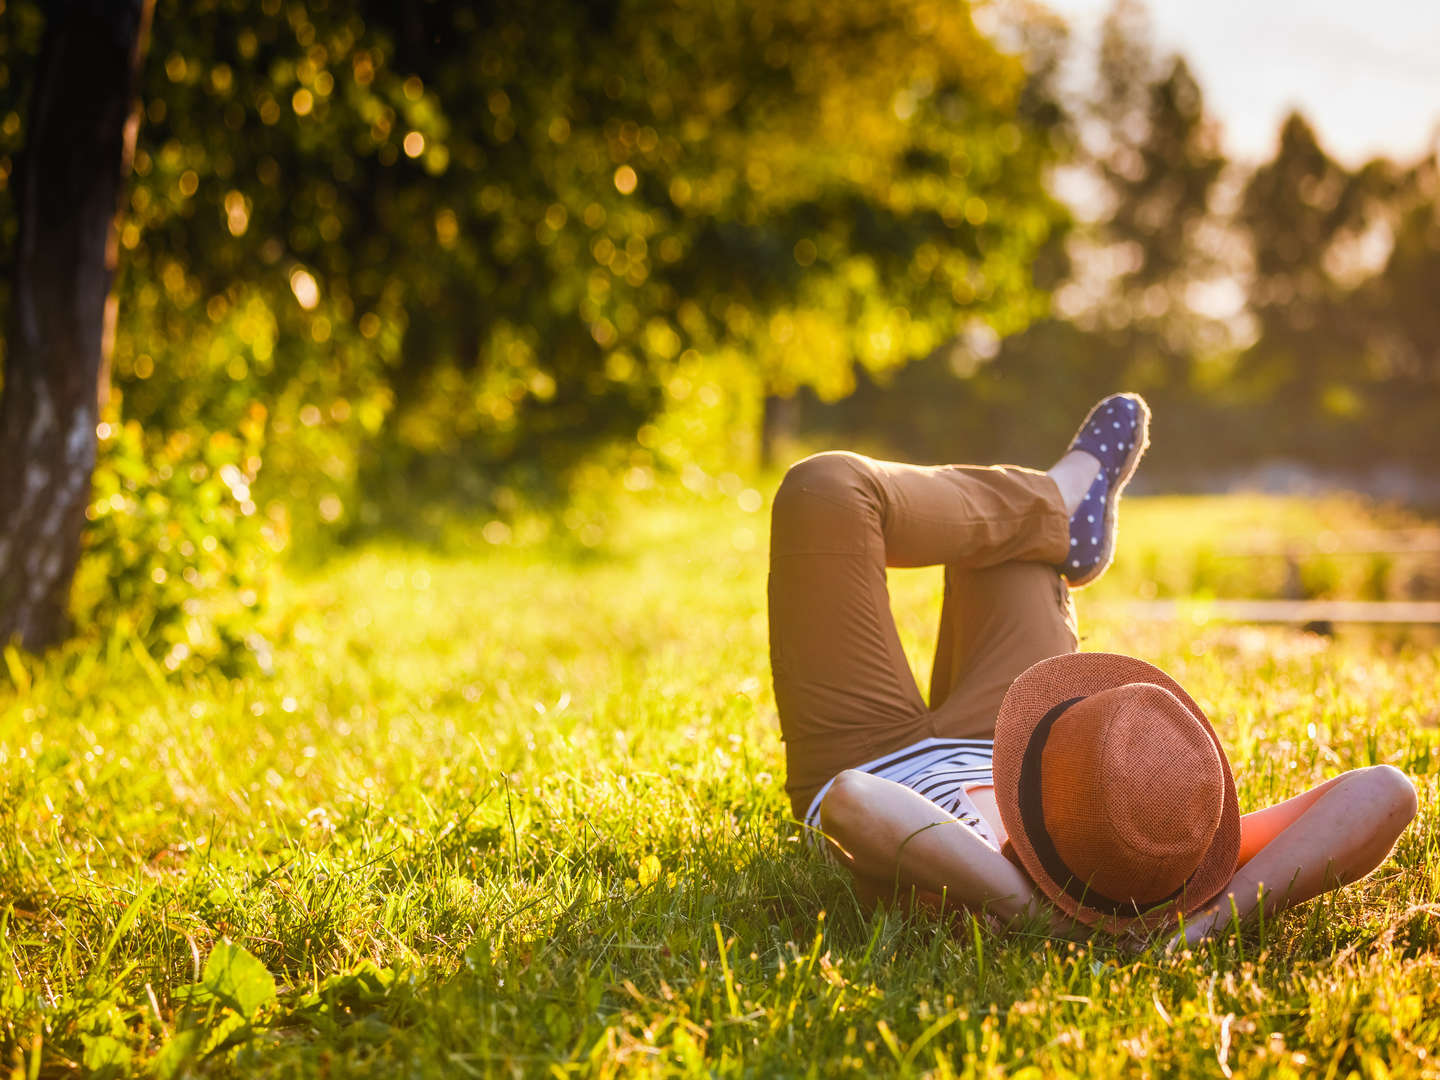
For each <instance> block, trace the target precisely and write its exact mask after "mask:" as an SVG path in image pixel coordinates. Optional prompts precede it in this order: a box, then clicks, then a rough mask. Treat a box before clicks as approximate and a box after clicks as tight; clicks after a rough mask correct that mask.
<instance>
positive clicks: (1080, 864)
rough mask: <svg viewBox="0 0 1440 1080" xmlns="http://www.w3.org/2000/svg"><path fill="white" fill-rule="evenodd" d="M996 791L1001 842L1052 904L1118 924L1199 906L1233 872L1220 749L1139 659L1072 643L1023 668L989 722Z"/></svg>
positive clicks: (1082, 918)
mask: <svg viewBox="0 0 1440 1080" xmlns="http://www.w3.org/2000/svg"><path fill="white" fill-rule="evenodd" d="M995 799H996V802H997V803H998V804H999V808H1000V817H1001V818H1002V820H1003V821H1004V822H1005V830H1006V832H1007V833H1009V837H1010V838H1009V841H1008V844H1007V852H1006V853H1007V854H1011V853H1012V852H1013V857H1015V858H1017V859H1018V861H1019V862H1020V864H1021V865H1022V866H1023V867H1024V868H1025V870H1026V872H1028V873H1029V875H1030V876H1031V878H1033V879H1034V881H1035V883H1036V885H1038V886H1039V888H1040V890H1041V891H1042V892H1044V893H1045V895H1046V896H1048V897H1049V898H1050V900H1051V901H1052V902H1053V903H1054V904H1055V905H1056V906H1057V907H1058V908H1060V909H1061V910H1062V911H1064V912H1066V913H1067V914H1069V915H1072V916H1073V917H1074V918H1075V919H1077V920H1078V921H1079V922H1082V923H1085V924H1087V925H1091V926H1097V927H1100V928H1102V929H1106V930H1109V931H1111V932H1112V933H1114V932H1119V931H1120V930H1122V929H1124V928H1125V927H1126V926H1129V925H1130V924H1132V923H1135V922H1137V921H1140V922H1141V924H1142V925H1146V926H1149V925H1151V924H1155V925H1158V924H1160V923H1163V922H1165V921H1166V920H1168V919H1170V918H1172V917H1173V916H1174V915H1175V914H1176V913H1178V912H1185V913H1187V914H1188V913H1190V912H1192V911H1195V910H1196V909H1197V908H1200V907H1203V906H1204V905H1205V904H1206V903H1208V902H1209V901H1210V900H1212V899H1213V898H1214V897H1215V895H1216V894H1217V893H1219V892H1220V890H1221V889H1223V888H1224V887H1225V886H1226V885H1227V884H1228V883H1229V881H1230V878H1231V877H1232V876H1233V875H1234V873H1235V864H1236V861H1237V859H1238V856H1239V852H1240V804H1239V802H1238V800H1237V799H1236V797H1235V779H1234V777H1233V776H1232V775H1231V772H1230V762H1229V761H1228V760H1227V759H1226V757H1225V750H1224V748H1223V747H1221V745H1220V741H1219V739H1217V738H1216V737H1215V729H1214V728H1212V727H1211V726H1210V721H1208V720H1207V719H1206V718H1205V714H1204V713H1203V712H1202V711H1201V710H1200V706H1198V705H1196V704H1195V702H1194V701H1193V700H1192V699H1191V697H1190V695H1189V694H1187V693H1185V691H1184V690H1183V689H1181V688H1180V684H1179V683H1177V682H1176V681H1175V680H1174V679H1172V678H1170V676H1169V675H1166V674H1165V673H1164V672H1163V671H1161V670H1160V669H1159V668H1157V667H1155V666H1153V665H1151V664H1147V663H1145V662H1144V661H1143V660H1136V659H1134V658H1133V657H1129V656H1116V655H1114V654H1111V653H1072V654H1069V655H1066V656H1056V657H1052V658H1051V659H1049V660H1042V661H1040V663H1038V664H1036V665H1034V666H1033V667H1031V668H1030V669H1029V670H1027V671H1025V672H1024V673H1023V674H1021V675H1020V677H1019V678H1017V679H1016V680H1015V682H1014V683H1013V684H1011V686H1010V690H1009V692H1008V693H1006V695H1005V701H1004V703H1003V704H1002V705H1001V706H1000V715H999V718H998V719H997V720H996V724H995Z"/></svg>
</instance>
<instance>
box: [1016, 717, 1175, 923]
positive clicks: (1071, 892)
mask: <svg viewBox="0 0 1440 1080" xmlns="http://www.w3.org/2000/svg"><path fill="white" fill-rule="evenodd" d="M1084 700H1085V698H1084V697H1073V698H1070V699H1068V700H1066V701H1062V702H1060V704H1058V705H1056V706H1055V707H1054V708H1053V709H1051V710H1050V711H1049V712H1047V713H1046V714H1045V715H1044V716H1042V717H1041V718H1040V722H1039V723H1038V724H1036V725H1035V730H1034V731H1032V732H1031V733H1030V741H1029V742H1028V743H1027V744H1026V745H1025V756H1024V757H1023V758H1021V759H1020V792H1019V796H1020V798H1019V802H1020V821H1021V824H1023V825H1024V826H1025V836H1026V838H1027V839H1028V840H1029V841H1030V847H1031V849H1032V850H1033V851H1034V852H1035V857H1036V858H1037V859H1039V860H1040V865H1041V866H1042V867H1044V869H1045V873H1046V874H1048V875H1049V876H1050V880H1051V881H1053V882H1055V884H1056V885H1057V886H1059V888H1060V889H1061V890H1062V891H1063V892H1064V893H1065V895H1066V896H1069V897H1070V898H1071V899H1072V900H1074V901H1075V902H1076V903H1077V904H1081V905H1083V906H1084V907H1087V908H1090V909H1091V910H1093V911H1098V912H1100V913H1101V914H1102V915H1134V914H1137V913H1138V912H1139V911H1140V910H1141V908H1140V905H1139V904H1138V903H1136V902H1135V901H1134V900H1115V899H1113V898H1111V897H1109V896H1106V895H1104V894H1103V893H1099V892H1096V891H1095V890H1094V889H1092V888H1090V887H1089V886H1088V885H1086V883H1085V882H1083V881H1081V880H1080V879H1079V877H1078V876H1076V874H1075V871H1073V870H1071V869H1070V867H1069V866H1068V865H1066V863H1065V860H1064V858H1062V857H1061V855H1060V852H1059V851H1058V850H1056V847H1055V841H1054V840H1053V839H1051V836H1050V830H1049V829H1047V828H1046V827H1045V804H1044V801H1043V799H1042V797H1041V793H1040V772H1041V768H1040V766H1041V755H1042V754H1043V753H1044V750H1045V743H1046V742H1047V741H1049V738H1050V732H1051V729H1053V728H1054V727H1055V722H1056V721H1057V720H1059V719H1060V717H1061V716H1063V715H1064V713H1065V711H1066V710H1067V709H1069V708H1070V706H1072V705H1074V704H1076V703H1077V702H1081V701H1084ZM1202 862H1203V860H1202ZM1197 870H1198V867H1197ZM1193 877H1194V874H1191V875H1190V878H1187V879H1186V880H1185V881H1184V882H1183V883H1182V884H1181V886H1180V887H1179V888H1178V889H1176V890H1175V891H1174V892H1173V893H1171V894H1170V895H1169V896H1166V897H1162V898H1161V899H1159V900H1156V901H1154V902H1153V903H1151V904H1147V905H1146V907H1159V906H1160V905H1161V904H1168V903H1169V902H1170V901H1171V900H1175V899H1178V898H1179V897H1180V895H1181V894H1182V893H1184V892H1185V887H1186V886H1187V885H1189V884H1190V880H1191V879H1192V878H1193Z"/></svg>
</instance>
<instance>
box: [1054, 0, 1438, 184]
mask: <svg viewBox="0 0 1440 1080" xmlns="http://www.w3.org/2000/svg"><path fill="white" fill-rule="evenodd" d="M1044 2H1045V5H1046V6H1047V7H1049V8H1050V9H1051V10H1053V11H1055V12H1056V13H1057V14H1059V15H1061V16H1062V17H1064V18H1065V19H1066V21H1067V22H1069V23H1070V24H1071V26H1072V27H1073V29H1074V30H1075V33H1076V38H1077V45H1080V47H1082V48H1083V47H1084V46H1085V45H1086V44H1089V43H1092V42H1093V41H1094V40H1095V37H1094V35H1095V32H1096V30H1097V29H1098V27H1099V24H1100V20H1101V19H1102V18H1103V17H1104V14H1105V12H1106V11H1107V10H1108V9H1109V7H1110V0H1044ZM1147 6H1148V8H1149V11H1150V17H1151V20H1152V23H1153V26H1154V32H1155V43H1156V46H1157V49H1158V50H1160V51H1162V52H1180V53H1182V54H1183V55H1184V56H1185V58H1186V59H1187V60H1188V61H1189V63H1190V66H1191V68H1192V70H1193V71H1194V72H1195V74H1196V76H1197V78H1198V79H1199V81H1200V84H1201V87H1202V89H1203V90H1204V93H1205V99H1206V103H1207V105H1208V107H1209V109H1210V111H1211V113H1212V114H1213V115H1214V116H1215V117H1216V118H1218V119H1219V121H1220V122H1221V124H1222V125H1223V128H1224V133H1225V148H1226V150H1227V151H1228V152H1229V153H1230V155H1231V156H1232V157H1235V158H1238V159H1240V160H1242V161H1249V162H1258V161H1261V160H1264V159H1265V158H1268V157H1269V156H1270V154H1271V153H1272V152H1273V151H1274V148H1275V136H1276V133H1277V132H1278V130H1279V128H1280V122H1281V120H1282V119H1283V118H1284V116H1285V114H1286V113H1287V112H1288V111H1289V110H1290V109H1291V108H1293V107H1295V106H1299V107H1300V109H1301V110H1302V111H1303V112H1304V113H1305V115H1306V116H1307V117H1308V118H1309V120H1310V122H1311V124H1312V126H1313V127H1314V128H1315V129H1316V131H1317V132H1318V133H1319V136H1320V141H1321V144H1322V145H1323V146H1324V147H1325V148H1326V150H1328V151H1329V152H1330V153H1331V154H1333V155H1334V156H1336V157H1338V158H1340V159H1341V160H1343V161H1345V162H1347V163H1349V164H1352V165H1353V164H1357V163H1359V162H1361V161H1365V160H1367V159H1369V158H1370V157H1373V156H1375V155H1377V154H1384V155H1386V156H1389V157H1392V158H1395V159H1398V160H1399V161H1401V162H1410V161H1414V160H1416V159H1418V158H1420V157H1421V156H1423V155H1425V154H1426V153H1428V152H1429V151H1430V150H1431V149H1433V148H1434V147H1435V146H1436V142H1437V132H1440V2H1437V0H1149V2H1148V4H1147Z"/></svg>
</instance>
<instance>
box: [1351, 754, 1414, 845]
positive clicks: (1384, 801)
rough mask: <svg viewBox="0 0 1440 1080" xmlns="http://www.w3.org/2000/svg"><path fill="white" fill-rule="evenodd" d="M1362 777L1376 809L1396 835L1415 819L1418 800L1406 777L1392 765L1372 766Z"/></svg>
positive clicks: (1412, 785) (1412, 786) (1411, 784)
mask: <svg viewBox="0 0 1440 1080" xmlns="http://www.w3.org/2000/svg"><path fill="white" fill-rule="evenodd" d="M1362 775H1363V776H1364V778H1365V783H1366V786H1367V787H1368V788H1369V793H1370V797H1371V798H1372V799H1373V800H1374V804H1375V806H1376V809H1377V810H1378V811H1379V812H1380V813H1381V814H1383V816H1384V819H1385V821H1386V822H1387V824H1393V825H1394V827H1395V830H1396V832H1397V833H1398V832H1399V831H1400V830H1401V829H1403V828H1405V826H1406V825H1409V824H1410V822H1411V821H1413V820H1414V819H1415V815H1416V814H1417V813H1418V812H1419V810H1420V800H1419V798H1418V797H1417V796H1416V794H1415V785H1414V784H1413V783H1412V782H1411V780H1410V778H1409V777H1408V776H1406V775H1405V774H1404V773H1403V772H1401V771H1400V770H1399V769H1397V768H1395V766H1394V765H1372V766H1371V767H1370V768H1368V769H1366V770H1364V772H1363V774H1362Z"/></svg>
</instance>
